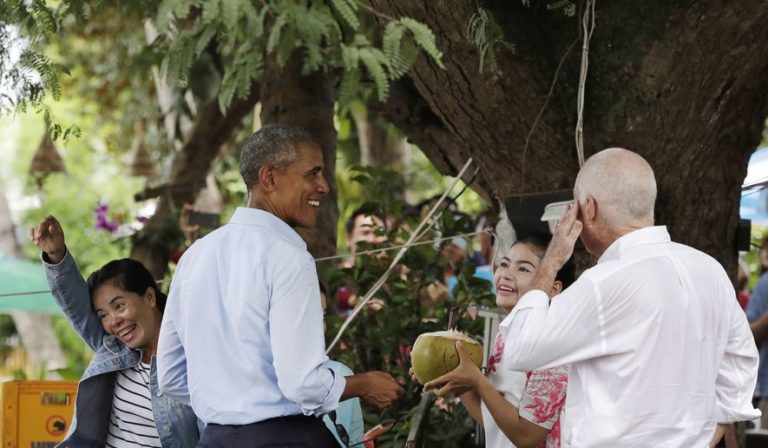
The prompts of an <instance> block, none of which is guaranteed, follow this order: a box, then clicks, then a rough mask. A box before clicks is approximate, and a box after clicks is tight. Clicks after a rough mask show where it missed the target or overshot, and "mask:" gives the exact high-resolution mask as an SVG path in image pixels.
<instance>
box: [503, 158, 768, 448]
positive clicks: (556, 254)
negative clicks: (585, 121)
mask: <svg viewBox="0 0 768 448" xmlns="http://www.w3.org/2000/svg"><path fill="white" fill-rule="evenodd" d="M574 197H575V198H576V201H575V203H574V204H573V205H572V206H571V207H570V208H569V209H568V210H567V211H566V212H565V214H564V215H563V218H562V219H561V221H560V224H559V225H558V227H557V230H556V231H555V235H554V237H553V240H552V243H551V244H550V247H549V249H548V250H547V253H546V255H545V257H544V259H543V260H542V263H541V266H540V268H539V271H538V273H537V276H536V278H535V280H534V286H533V288H532V289H531V290H530V291H529V292H528V293H526V294H525V295H524V296H523V297H522V298H521V300H520V302H519V304H518V305H517V307H515V309H514V310H513V311H512V313H511V314H510V315H509V316H507V318H506V319H505V320H504V322H503V323H502V325H503V326H504V327H505V328H506V330H505V331H506V333H507V340H506V350H505V359H504V361H503V365H504V366H505V367H506V368H509V369H512V370H522V371H530V370H534V369H542V368H549V367H552V366H556V365H562V364H568V365H569V366H570V370H569V379H568V393H567V401H566V407H565V412H564V416H563V420H562V446H563V447H594V448H596V447H613V448H615V447H633V448H637V447H654V448H657V447H705V446H707V444H708V443H710V442H714V441H716V440H718V439H719V438H720V437H721V436H722V431H723V430H724V428H725V425H727V424H730V423H733V422H737V421H742V420H750V419H753V418H755V417H758V416H759V415H760V411H758V410H755V409H754V408H753V406H752V403H751V400H752V394H753V391H754V388H755V383H756V376H757V363H758V355H757V348H756V347H755V343H754V340H753V338H752V334H751V333H750V330H749V325H748V323H747V320H746V317H745V315H744V312H743V311H742V310H741V308H740V307H739V304H738V302H737V300H736V297H735V292H734V289H733V286H732V285H731V282H730V281H729V279H728V276H727V275H726V273H725V271H724V270H723V268H722V267H721V266H720V264H719V263H718V262H717V261H716V260H715V259H713V258H711V257H709V256H708V255H706V254H704V253H702V252H700V251H698V250H696V249H693V248H691V247H688V246H684V245H682V244H677V243H673V242H672V241H670V237H669V234H668V233H667V230H666V227H663V226H659V227H654V226H653V223H654V222H653V208H654V204H655V201H656V181H655V179H654V174H653V170H652V169H651V167H650V165H648V163H647V162H646V161H645V160H644V159H643V158H642V157H640V156H639V155H637V154H635V153H633V152H631V151H627V150H625V149H619V148H612V149H607V150H604V151H601V152H599V153H597V154H595V155H594V156H592V157H591V158H590V159H589V160H587V162H586V163H585V165H584V167H583V168H582V170H581V171H580V172H579V175H578V177H577V179H576V184H575V186H574ZM579 236H581V240H582V242H583V243H584V246H585V247H586V249H587V251H589V252H590V253H591V254H593V255H594V256H596V257H599V260H598V263H597V265H596V266H595V267H593V268H591V269H589V270H587V271H586V272H584V273H583V274H582V276H581V277H580V278H579V280H578V281H577V282H576V283H574V284H573V285H572V286H571V287H570V288H568V289H567V290H565V291H564V292H563V293H562V294H560V295H558V296H556V297H554V298H553V299H552V301H551V302H550V300H549V299H548V297H547V295H546V294H545V293H544V292H543V291H548V290H549V289H550V288H551V285H552V282H553V280H554V278H555V273H556V272H557V271H558V269H560V267H561V266H562V264H563V263H565V261H566V260H567V259H568V258H569V257H570V255H571V253H572V252H573V247H574V244H575V242H576V239H577V238H578V237H579Z"/></svg>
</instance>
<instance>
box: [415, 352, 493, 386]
mask: <svg viewBox="0 0 768 448" xmlns="http://www.w3.org/2000/svg"><path fill="white" fill-rule="evenodd" d="M456 352H457V353H458V354H459V365H458V366H457V367H456V368H455V369H453V370H452V371H450V372H448V373H446V374H445V375H443V376H441V377H440V378H436V379H434V380H432V381H430V382H428V383H427V384H425V385H424V390H434V391H435V393H436V394H437V395H438V396H440V397H445V398H450V397H458V396H459V395H463V394H464V393H466V392H468V391H470V390H477V385H478V383H479V381H481V380H482V378H483V372H481V371H480V369H479V368H478V367H477V366H476V365H475V363H474V362H472V359H470V357H469V354H468V353H467V352H466V351H465V350H464V347H463V346H462V345H461V342H457V343H456Z"/></svg>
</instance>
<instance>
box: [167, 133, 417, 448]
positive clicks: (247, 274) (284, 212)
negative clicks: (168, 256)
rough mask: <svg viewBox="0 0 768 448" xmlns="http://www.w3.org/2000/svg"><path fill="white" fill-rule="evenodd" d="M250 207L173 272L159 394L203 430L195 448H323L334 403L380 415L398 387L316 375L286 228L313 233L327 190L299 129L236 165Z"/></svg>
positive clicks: (303, 294) (245, 154)
mask: <svg viewBox="0 0 768 448" xmlns="http://www.w3.org/2000/svg"><path fill="white" fill-rule="evenodd" d="M240 172H241V174H242V176H243V180H244V182H245V184H246V187H247V188H248V193H249V194H248V206H247V207H245V208H238V209H237V210H236V211H235V213H234V215H233V216H232V218H231V219H230V221H229V223H228V224H227V225H225V226H223V227H221V228H219V229H217V230H215V231H213V232H211V233H210V234H208V235H207V236H206V237H205V238H203V239H200V240H198V241H197V242H196V243H195V244H194V245H192V246H191V247H190V248H189V249H188V250H187V251H186V253H185V254H184V256H183V257H182V259H181V261H180V262H179V264H178V267H177V269H176V273H175V275H174V279H173V282H172V284H171V290H170V293H169V296H168V304H167V306H166V311H165V314H164V317H163V324H162V330H161V333H160V341H159V346H158V361H157V367H158V383H159V386H160V389H161V391H162V393H165V394H167V395H169V396H171V397H174V398H177V399H179V400H188V401H189V403H190V404H191V406H192V408H193V410H194V411H195V413H196V414H197V416H198V417H199V418H200V419H202V420H203V421H204V422H206V423H207V424H208V425H207V427H206V429H205V431H204V432H203V435H202V436H201V439H200V444H201V446H217V447H218V446H221V447H228V446H238V447H246V448H247V447H250V446H253V447H257V446H261V445H262V444H270V443H273V444H280V445H282V444H291V443H298V444H302V445H300V446H307V447H331V446H334V444H335V441H334V439H333V437H332V436H331V435H330V433H329V432H328V431H327V430H326V429H325V427H324V425H323V423H322V420H320V419H319V418H318V417H320V416H322V415H323V414H326V413H329V412H331V411H333V410H334V409H336V407H337V406H338V403H339V401H340V400H345V399H347V398H351V397H360V398H362V400H363V401H365V402H367V403H368V404H370V405H372V406H374V407H377V408H382V407H386V406H389V405H390V404H391V403H392V402H393V401H394V400H396V399H397V398H398V397H399V396H400V395H401V394H402V387H401V386H400V385H399V384H398V383H397V382H396V381H395V380H394V379H393V378H392V377H391V376H390V375H389V374H386V373H384V372H368V373H364V374H360V375H353V376H349V377H346V378H345V377H343V376H341V375H336V374H334V373H333V371H332V370H330V369H328V368H327V367H324V366H323V363H325V362H326V361H327V360H328V357H327V356H325V353H324V341H323V313H322V310H321V307H320V297H319V291H318V287H317V284H318V279H317V273H316V270H315V263H314V260H313V258H312V256H311V255H310V254H309V252H307V248H306V244H305V243H304V241H303V240H302V239H301V237H300V236H299V235H298V233H296V231H294V230H293V229H292V227H294V226H301V227H309V228H311V227H314V226H315V224H316V220H317V213H318V210H319V207H320V201H321V200H322V199H323V198H324V197H325V195H326V194H327V193H328V190H329V188H328V183H327V182H326V180H325V178H324V177H323V174H324V173H323V154H322V151H321V149H320V146H319V145H318V144H317V142H316V140H315V139H314V137H313V136H312V135H311V134H310V133H309V132H308V131H306V130H304V129H302V128H298V127H294V126H287V125H269V126H265V127H264V128H262V129H261V130H259V131H258V132H256V133H254V134H253V135H251V137H250V138H249V139H248V141H247V142H246V144H245V146H244V147H243V151H242V154H241V157H240Z"/></svg>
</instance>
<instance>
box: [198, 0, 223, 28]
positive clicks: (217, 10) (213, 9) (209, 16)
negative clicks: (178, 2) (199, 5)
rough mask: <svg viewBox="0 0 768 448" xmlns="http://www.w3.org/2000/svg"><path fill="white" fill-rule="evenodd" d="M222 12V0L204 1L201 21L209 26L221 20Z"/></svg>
mask: <svg viewBox="0 0 768 448" xmlns="http://www.w3.org/2000/svg"><path fill="white" fill-rule="evenodd" d="M220 14H221V0H208V1H206V2H205V3H203V13H202V15H201V21H202V24H203V25H206V26H209V25H211V24H213V23H215V22H217V21H218V20H219V15H220Z"/></svg>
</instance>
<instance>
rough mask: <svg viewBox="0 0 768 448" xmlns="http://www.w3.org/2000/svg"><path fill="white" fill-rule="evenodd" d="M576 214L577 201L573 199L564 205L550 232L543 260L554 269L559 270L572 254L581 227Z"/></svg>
mask: <svg viewBox="0 0 768 448" xmlns="http://www.w3.org/2000/svg"><path fill="white" fill-rule="evenodd" d="M578 215H579V201H573V204H571V205H569V206H568V207H566V209H565V211H564V212H563V216H561V217H560V221H558V223H557V226H556V227H555V232H554V233H553V234H552V241H550V243H549V247H547V253H546V254H545V255H544V260H545V261H546V262H549V263H551V264H552V266H553V267H554V268H555V271H559V270H560V268H562V267H563V265H564V264H565V263H566V262H567V261H568V259H570V258H571V255H573V248H574V246H576V240H578V239H579V235H581V228H582V223H581V221H579V220H578V219H577V216H578Z"/></svg>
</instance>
